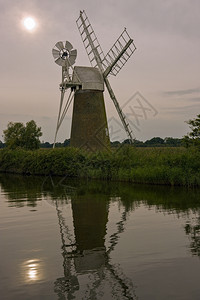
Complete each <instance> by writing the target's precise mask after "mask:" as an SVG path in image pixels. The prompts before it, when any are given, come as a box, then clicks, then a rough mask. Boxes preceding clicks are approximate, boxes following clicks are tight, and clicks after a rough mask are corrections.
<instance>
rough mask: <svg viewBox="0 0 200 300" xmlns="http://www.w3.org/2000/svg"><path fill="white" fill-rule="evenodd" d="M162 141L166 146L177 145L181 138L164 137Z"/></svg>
mask: <svg viewBox="0 0 200 300" xmlns="http://www.w3.org/2000/svg"><path fill="white" fill-rule="evenodd" d="M164 143H165V145H166V146H169V147H179V146H181V143H182V139H178V138H172V137H166V138H165V139H164Z"/></svg>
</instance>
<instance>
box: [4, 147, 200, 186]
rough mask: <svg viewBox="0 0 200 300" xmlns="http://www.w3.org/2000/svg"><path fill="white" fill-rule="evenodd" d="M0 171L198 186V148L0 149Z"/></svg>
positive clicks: (199, 178)
mask: <svg viewBox="0 0 200 300" xmlns="http://www.w3.org/2000/svg"><path fill="white" fill-rule="evenodd" d="M0 171H1V172H7V173H20V174H33V175H47V174H51V175H60V176H63V175H67V176H68V177H79V178H95V179H103V180H112V181H128V182H135V183H148V184H165V185H181V186H200V151H198V150H197V149H195V148H189V149H186V148H181V147H178V148H174V147H173V148H134V147H131V146H124V147H122V148H121V149H119V150H114V151H112V152H105V153H103V152H96V153H86V152H84V151H82V150H80V149H75V148H70V147H67V148H57V149H45V150H44V149H39V150H36V151H26V150H22V149H19V150H6V149H3V150H2V151H0Z"/></svg>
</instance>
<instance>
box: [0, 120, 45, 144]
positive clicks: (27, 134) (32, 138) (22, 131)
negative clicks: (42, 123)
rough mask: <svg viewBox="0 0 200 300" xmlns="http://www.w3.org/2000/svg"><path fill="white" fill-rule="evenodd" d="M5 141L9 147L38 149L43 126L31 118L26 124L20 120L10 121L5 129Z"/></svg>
mask: <svg viewBox="0 0 200 300" xmlns="http://www.w3.org/2000/svg"><path fill="white" fill-rule="evenodd" d="M3 133H4V141H5V144H6V146H7V147H8V148H10V149H16V148H19V147H20V148H24V149H27V150H34V149H38V148H39V146H40V140H39V137H40V136H42V132H41V127H37V125H36V123H35V121H33V120H31V121H29V122H27V123H26V125H24V124H23V123H20V122H16V123H13V122H9V123H8V126H7V129H5V130H4V131H3Z"/></svg>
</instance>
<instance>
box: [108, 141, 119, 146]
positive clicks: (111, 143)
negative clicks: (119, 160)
mask: <svg viewBox="0 0 200 300" xmlns="http://www.w3.org/2000/svg"><path fill="white" fill-rule="evenodd" d="M110 145H111V147H113V148H117V147H119V146H120V145H121V143H120V142H119V141H114V142H110Z"/></svg>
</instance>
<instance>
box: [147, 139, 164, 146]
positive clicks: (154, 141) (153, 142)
mask: <svg viewBox="0 0 200 300" xmlns="http://www.w3.org/2000/svg"><path fill="white" fill-rule="evenodd" d="M144 144H145V146H149V147H160V146H163V144H164V140H163V139H162V138H160V137H154V138H152V139H151V140H147V141H146V142H145V143H144Z"/></svg>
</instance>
